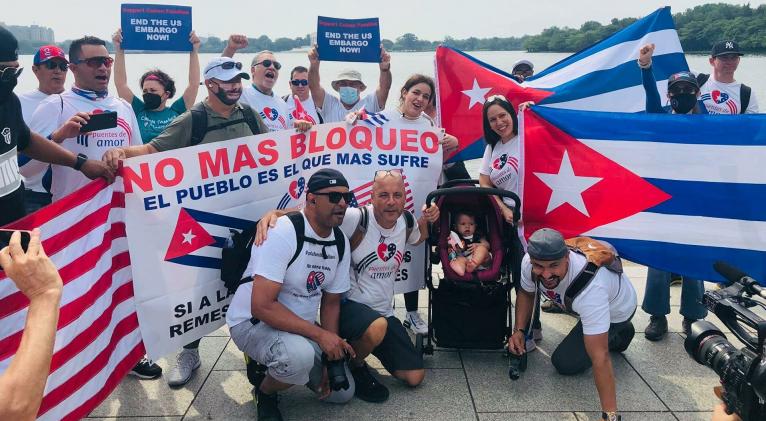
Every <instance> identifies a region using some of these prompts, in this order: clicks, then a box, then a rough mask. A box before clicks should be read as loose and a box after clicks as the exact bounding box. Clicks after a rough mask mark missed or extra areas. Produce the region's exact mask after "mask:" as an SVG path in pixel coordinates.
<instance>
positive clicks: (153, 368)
mask: <svg viewBox="0 0 766 421" xmlns="http://www.w3.org/2000/svg"><path fill="white" fill-rule="evenodd" d="M129 374H130V375H132V376H136V377H138V378H139V379H144V380H149V379H156V378H157V377H160V376H161V375H162V367H160V366H158V365H157V364H155V363H153V362H152V360H150V359H148V358H146V357H144V358H141V361H139V362H138V364H136V365H135V367H133V369H132V370H130V373H129Z"/></svg>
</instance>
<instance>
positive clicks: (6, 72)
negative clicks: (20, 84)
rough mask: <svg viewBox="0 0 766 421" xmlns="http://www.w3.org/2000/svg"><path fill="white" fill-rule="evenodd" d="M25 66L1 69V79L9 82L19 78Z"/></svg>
mask: <svg viewBox="0 0 766 421" xmlns="http://www.w3.org/2000/svg"><path fill="white" fill-rule="evenodd" d="M22 70H24V68H23V67H12V66H8V67H5V68H3V69H2V70H0V81H3V82H8V81H10V80H13V79H17V78H18V77H19V75H21V71H22Z"/></svg>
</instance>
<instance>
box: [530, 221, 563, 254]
mask: <svg viewBox="0 0 766 421" xmlns="http://www.w3.org/2000/svg"><path fill="white" fill-rule="evenodd" d="M568 250H569V249H567V245H566V243H564V237H563V236H562V235H561V233H560V232H558V231H556V230H554V229H551V228H541V229H539V230H537V231H535V232H534V233H532V236H530V237H529V241H528V244H527V253H529V257H531V258H533V259H537V260H546V261H547V260H558V259H561V258H562V257H564V256H565V255H566V254H567V252H568Z"/></svg>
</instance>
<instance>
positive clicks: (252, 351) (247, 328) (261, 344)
mask: <svg viewBox="0 0 766 421" xmlns="http://www.w3.org/2000/svg"><path fill="white" fill-rule="evenodd" d="M230 332H231V339H232V340H233V341H234V343H235V344H236V345H237V347H238V348H239V349H240V350H241V351H242V352H244V353H245V354H247V355H248V356H250V358H252V359H254V360H255V361H258V362H259V363H261V364H263V365H265V366H267V367H268V374H269V376H271V377H273V378H274V379H275V380H277V381H279V382H282V383H286V384H295V385H306V386H308V387H310V388H311V389H316V388H317V387H318V386H320V384H321V381H322V369H323V364H322V349H321V348H320V347H319V345H318V344H317V343H316V342H314V341H312V340H310V339H308V338H306V337H303V336H300V335H296V334H294V333H289V332H283V331H280V330H276V329H274V328H272V327H271V326H269V325H267V324H266V323H263V322H259V323H258V324H255V325H253V324H252V323H251V322H250V321H249V320H248V321H245V322H242V323H240V324H238V325H236V326H233V327H232V328H231V329H230ZM346 377H348V380H349V385H350V387H349V388H348V389H346V390H338V391H333V392H332V394H331V395H330V396H329V397H328V398H326V399H325V402H333V403H344V402H348V401H349V400H351V398H352V397H353V396H354V390H355V388H354V379H353V377H352V376H351V372H350V371H349V369H348V365H346Z"/></svg>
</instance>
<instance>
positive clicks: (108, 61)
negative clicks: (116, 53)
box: [72, 56, 114, 69]
mask: <svg viewBox="0 0 766 421" xmlns="http://www.w3.org/2000/svg"><path fill="white" fill-rule="evenodd" d="M80 63H85V64H87V65H88V67H92V68H94V69H98V68H99V67H101V66H106V68H107V69H108V68H110V67H112V64H113V63H114V59H113V58H111V57H108V56H107V57H89V58H83V59H78V60H73V61H72V64H80Z"/></svg>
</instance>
